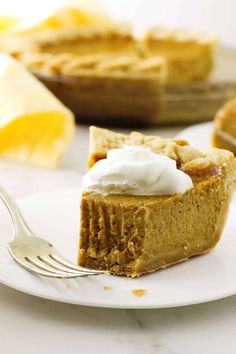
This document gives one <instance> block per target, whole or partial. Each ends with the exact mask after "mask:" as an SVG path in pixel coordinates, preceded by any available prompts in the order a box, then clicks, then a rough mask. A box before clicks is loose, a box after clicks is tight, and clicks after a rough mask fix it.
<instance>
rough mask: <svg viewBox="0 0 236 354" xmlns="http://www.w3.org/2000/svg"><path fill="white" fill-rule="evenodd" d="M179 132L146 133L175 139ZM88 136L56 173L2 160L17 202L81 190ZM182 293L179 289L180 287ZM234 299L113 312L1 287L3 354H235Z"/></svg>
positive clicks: (3, 178) (0, 177)
mask: <svg viewBox="0 0 236 354" xmlns="http://www.w3.org/2000/svg"><path fill="white" fill-rule="evenodd" d="M179 130H180V128H172V129H155V130H150V129H148V130H146V131H145V132H146V133H157V134H159V135H161V136H169V137H171V136H174V135H175V134H176V133H177V132H178V131H179ZM87 149H88V129H87V127H85V126H80V127H79V128H78V132H77V136H76V139H75V140H74V142H73V144H72V146H71V148H70V149H69V151H68V153H67V156H66V158H65V159H64V162H63V168H61V169H59V170H56V171H51V170H42V169H35V168H30V167H26V166H22V165H20V164H15V163H10V162H6V161H2V160H0V183H1V184H2V185H4V186H5V187H6V188H8V190H9V191H10V192H11V193H12V194H13V195H14V196H15V197H24V196H28V195H31V194H34V193H41V192H46V191H50V190H56V189H64V188H71V187H79V185H80V181H81V174H82V173H83V172H84V171H85V170H86V158H87ZM180 286H181V284H180ZM235 328H236V296H232V297H230V298H227V299H223V300H219V301H214V302H211V303H206V304H201V305H194V306H187V307H180V308H173V309H161V310H112V309H97V308H88V307H82V306H75V305H69V304H63V303H56V302H52V301H47V300H43V299H40V298H37V297H33V296H30V295H26V294H23V293H20V292H17V291H15V290H13V289H10V288H7V287H6V286H4V285H1V284H0V354H54V353H56V354H75V353H76V354H78V353H79V354H90V353H91V354H94V353H96V354H106V353H109V354H111V353H112V354H113V353H119V354H120V353H123V354H126V353H127V354H137V353H145V354H199V353H202V354H205V353H206V354H213V353H214V354H222V353H227V354H231V353H232V354H233V353H236V340H235Z"/></svg>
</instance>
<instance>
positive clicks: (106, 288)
mask: <svg viewBox="0 0 236 354" xmlns="http://www.w3.org/2000/svg"><path fill="white" fill-rule="evenodd" d="M103 289H104V290H112V289H113V287H112V286H110V285H107V286H104V287H103Z"/></svg>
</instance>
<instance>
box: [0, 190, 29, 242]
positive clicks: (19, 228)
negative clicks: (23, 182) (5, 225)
mask: <svg viewBox="0 0 236 354" xmlns="http://www.w3.org/2000/svg"><path fill="white" fill-rule="evenodd" d="M0 198H1V199H2V201H3V203H4V204H5V205H6V207H7V209H8V211H9V213H10V216H11V219H12V223H13V227H14V232H15V237H16V236H17V237H20V236H21V235H24V237H25V236H26V235H28V236H30V235H31V234H32V232H31V230H30V228H29V226H28V225H27V223H26V221H25V219H24V217H23V215H22V213H21V211H20V209H19V207H18V205H17V204H16V202H15V200H14V199H13V197H12V196H11V195H10V194H9V193H8V192H7V191H6V190H5V189H4V188H3V187H2V186H1V185H0Z"/></svg>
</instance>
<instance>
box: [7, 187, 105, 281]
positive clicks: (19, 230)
mask: <svg viewBox="0 0 236 354" xmlns="http://www.w3.org/2000/svg"><path fill="white" fill-rule="evenodd" d="M0 198H1V199H2V201H3V202H4V204H5V205H6V207H7V209H8V211H9V213H10V215H11V219H12V224H13V228H14V239H13V241H11V242H9V244H8V247H7V248H8V251H9V253H10V255H11V256H12V258H13V259H14V260H15V261H16V263H18V264H19V265H20V266H22V267H23V268H25V269H27V270H28V271H30V272H32V273H34V274H37V275H41V276H45V277H50V278H62V279H67V278H77V277H85V276H89V275H98V274H104V272H103V271H99V270H90V269H87V268H83V267H79V266H77V265H75V264H73V263H71V262H70V261H68V260H67V259H65V258H64V257H63V256H62V255H61V254H60V253H59V252H58V251H57V250H56V249H55V248H54V247H53V245H52V244H51V243H50V242H48V241H46V240H44V239H43V238H41V237H38V236H37V235H35V234H34V233H33V232H32V231H31V230H30V228H29V226H28V225H27V223H26V221H25V219H24V218H23V216H22V214H21V211H20V209H19V207H18V205H17V204H16V202H15V201H14V199H13V198H12V197H11V196H10V195H9V194H8V193H7V192H6V191H5V190H4V189H3V188H2V187H1V186H0Z"/></svg>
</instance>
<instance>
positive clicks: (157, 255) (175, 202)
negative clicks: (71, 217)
mask: <svg viewBox="0 0 236 354" xmlns="http://www.w3.org/2000/svg"><path fill="white" fill-rule="evenodd" d="M97 129H98V128H95V127H94V128H92V129H91V130H92V133H93V137H94V133H95V135H97V138H99V139H98V140H99V143H98V141H95V140H94V138H92V140H93V147H94V146H95V145H96V144H97V147H98V146H100V147H101V149H100V151H99V149H98V152H99V153H100V156H101V150H102V149H103V152H104V154H106V153H105V150H106V146H108V145H111V143H112V144H113V148H114V147H115V146H114V145H117V147H119V144H115V142H114V139H112V138H111V136H112V133H111V135H110V139H111V140H109V141H108V140H106V139H104V136H105V135H106V134H107V132H108V131H103V129H101V130H100V129H98V130H97ZM94 130H95V131H96V132H95V131H94ZM113 134H116V133H113ZM117 135H118V136H117V139H118V140H119V141H121V140H125V139H126V142H127V140H128V136H123V135H122V134H120V135H119V134H117ZM140 135H141V134H140ZM113 137H114V136H113ZM142 138H143V141H142V143H143V144H141V145H142V146H143V145H145V143H147V141H148V142H149V145H150V141H152V147H153V150H152V151H154V150H155V152H156V153H158V151H159V153H160V152H161V153H162V154H164V155H165V156H169V157H170V156H171V158H172V159H174V160H175V161H176V162H177V166H178V169H180V170H182V171H184V172H185V173H186V174H187V175H188V176H190V177H191V179H192V182H193V188H190V189H188V190H186V191H185V192H184V193H175V194H172V195H125V194H102V193H97V192H94V191H88V190H87V191H84V192H83V195H82V200H81V226H80V246H79V264H80V265H82V266H85V267H89V268H95V269H103V270H109V271H110V272H111V273H112V274H115V275H125V276H129V277H136V276H139V275H142V274H145V273H149V272H153V271H155V270H157V269H159V268H165V267H168V266H170V265H172V264H175V263H178V262H181V261H183V260H186V259H188V258H190V257H192V256H194V255H199V254H203V253H206V252H208V251H210V250H211V249H212V248H213V247H214V246H215V245H216V244H217V242H218V241H219V239H220V236H221V233H222V230H223V227H224V224H225V220H226V217H227V212H228V207H229V203H230V200H231V196H232V192H233V188H234V186H235V182H236V160H235V158H234V157H233V154H232V153H230V152H228V151H225V150H220V149H212V150H210V151H209V152H208V153H202V152H198V151H196V149H193V148H192V147H190V146H189V145H187V143H186V142H183V141H178V140H170V139H162V138H159V137H156V140H155V139H154V137H153V140H151V139H150V137H145V136H142ZM118 140H117V141H118ZM161 142H162V143H161ZM132 143H134V142H132ZM122 145H123V143H122ZM132 146H134V144H132ZM91 147H92V146H91ZM157 150H158V151H157ZM108 151H109V149H108ZM93 155H94V156H95V157H94V159H96V155H95V153H94V151H93ZM174 155H175V156H174ZM90 162H91V159H90Z"/></svg>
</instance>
